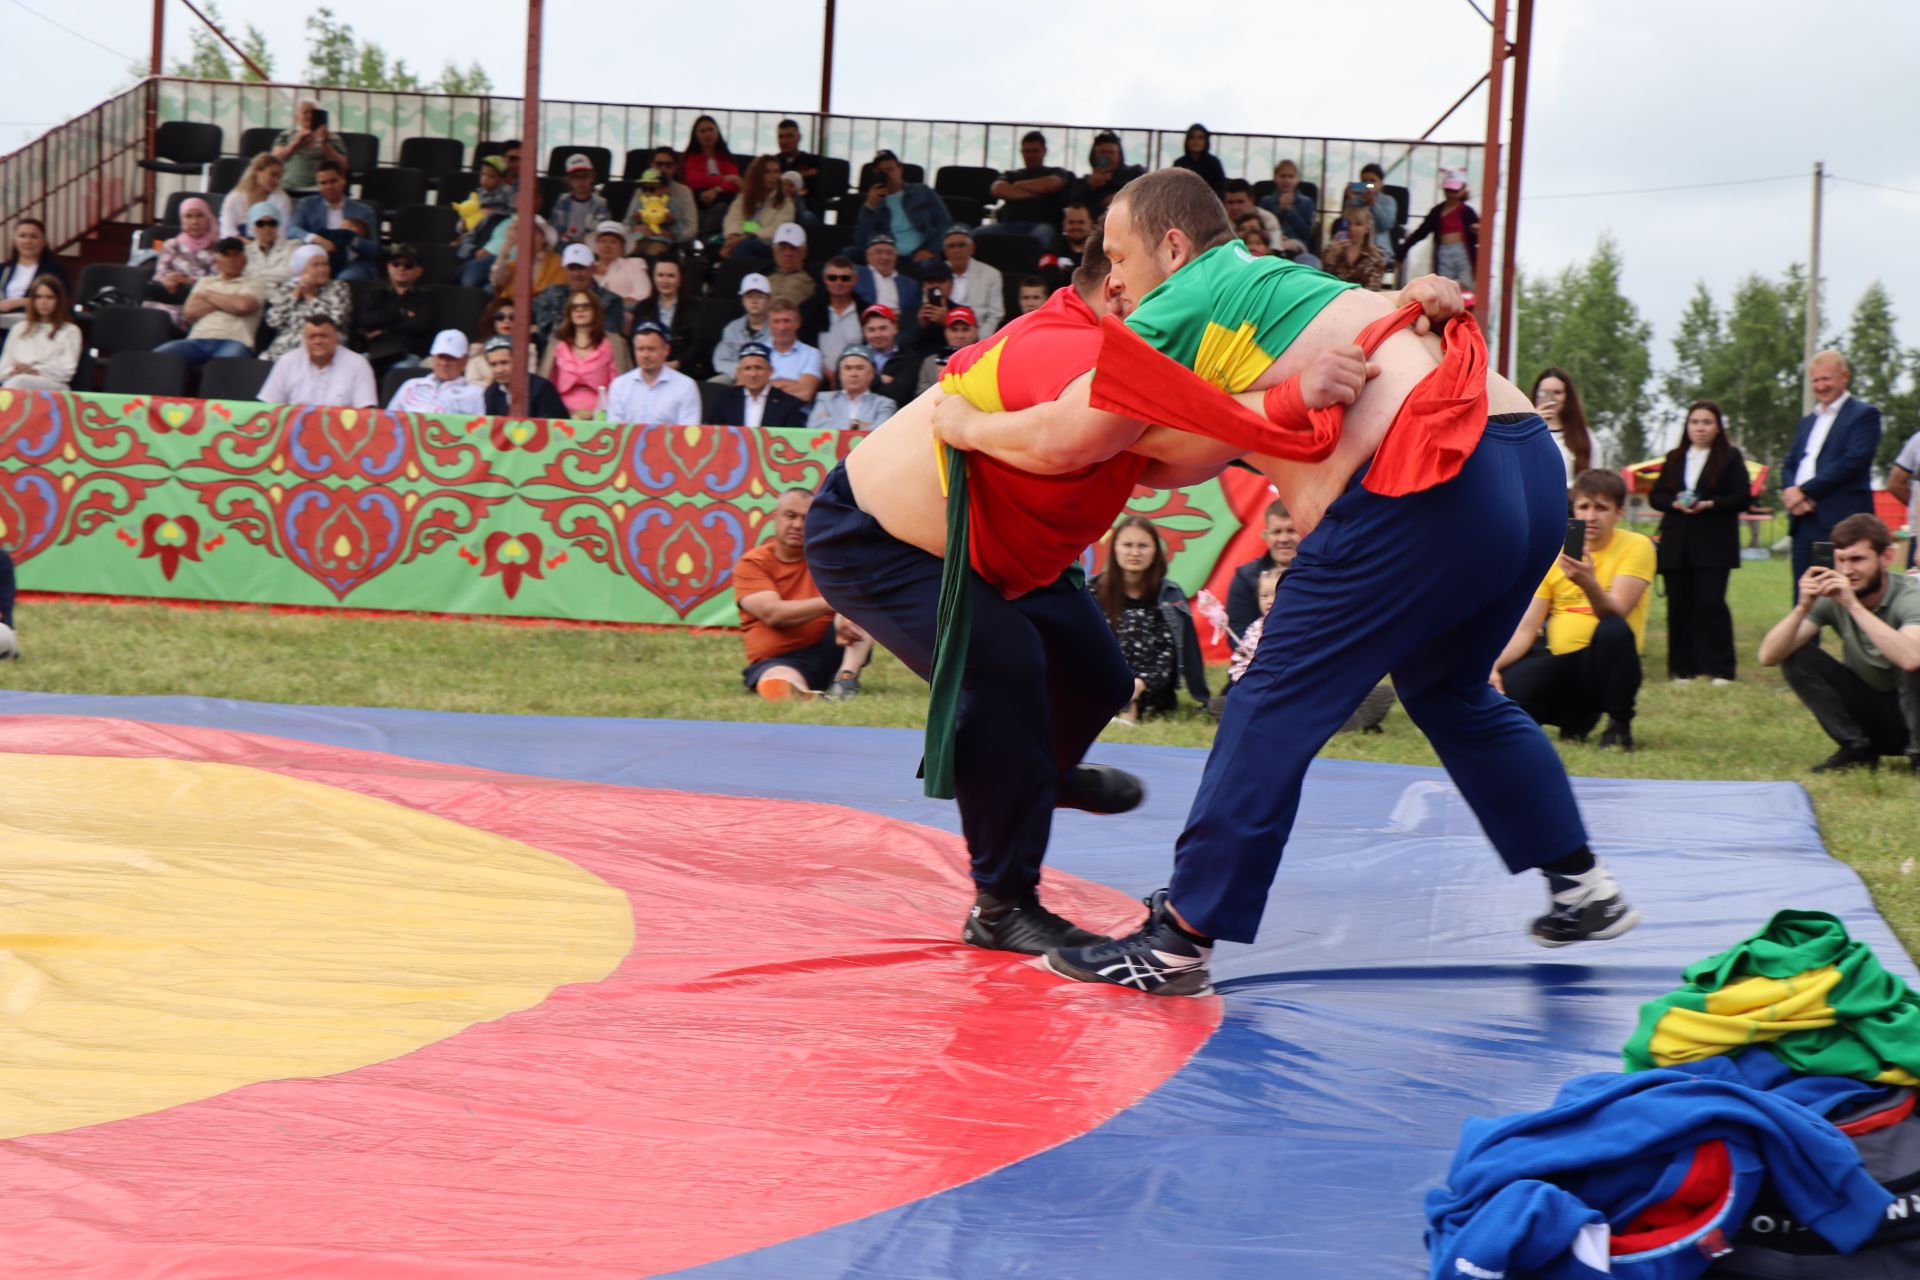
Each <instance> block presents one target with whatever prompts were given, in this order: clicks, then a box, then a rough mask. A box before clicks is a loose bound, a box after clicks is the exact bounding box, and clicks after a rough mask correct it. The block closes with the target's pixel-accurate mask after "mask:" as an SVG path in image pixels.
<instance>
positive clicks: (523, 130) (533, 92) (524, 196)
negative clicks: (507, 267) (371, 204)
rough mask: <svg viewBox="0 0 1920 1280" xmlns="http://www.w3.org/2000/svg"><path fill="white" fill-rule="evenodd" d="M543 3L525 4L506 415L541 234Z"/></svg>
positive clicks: (520, 403) (521, 367)
mask: <svg viewBox="0 0 1920 1280" xmlns="http://www.w3.org/2000/svg"><path fill="white" fill-rule="evenodd" d="M541 5H542V0H527V87H526V92H525V93H524V94H522V95H521V100H520V194H519V199H518V200H517V201H516V202H515V204H514V209H513V214H514V226H515V234H514V238H513V381H512V382H511V383H510V384H509V390H510V391H511V393H512V394H511V397H510V403H509V404H508V406H507V407H508V409H509V410H511V411H512V413H513V415H514V416H515V417H517V418H523V417H525V416H526V413H527V375H528V373H529V372H530V370H529V369H528V367H527V365H528V357H529V356H530V355H531V354H532V352H533V342H532V339H533V259H534V245H535V243H537V241H538V238H539V235H540V228H539V227H538V226H537V225H536V224H535V222H534V219H535V218H536V217H538V216H539V213H540V24H541V18H542V13H541Z"/></svg>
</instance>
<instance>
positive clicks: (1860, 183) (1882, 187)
mask: <svg viewBox="0 0 1920 1280" xmlns="http://www.w3.org/2000/svg"><path fill="white" fill-rule="evenodd" d="M1827 177H1828V178H1830V179H1832V180H1833V181H1835V182H1851V183H1852V184H1853V185H1854V186H1856V187H1872V188H1873V189H1874V190H1876V191H1897V192H1899V193H1900V194H1901V195H1903V196H1920V191H1915V190H1914V189H1913V188H1912V187H1890V186H1888V185H1887V184H1886V183H1884V182H1868V181H1867V180H1866V179H1865V178H1842V177H1840V176H1839V175H1838V174H1832V173H1830V174H1828V175H1827Z"/></svg>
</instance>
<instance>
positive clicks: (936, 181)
mask: <svg viewBox="0 0 1920 1280" xmlns="http://www.w3.org/2000/svg"><path fill="white" fill-rule="evenodd" d="M999 178H1000V171H999V170H998V169H989V168H986V167H985V166H983V165H977V164H947V165H941V166H940V168H938V169H937V170H935V171H934V175H933V189H934V190H935V191H937V192H939V193H940V198H941V199H942V200H947V201H949V202H951V200H952V198H953V197H954V196H961V197H963V198H965V199H968V200H977V201H979V202H980V203H981V204H992V203H993V184H994V183H995V182H997V181H998V180H999Z"/></svg>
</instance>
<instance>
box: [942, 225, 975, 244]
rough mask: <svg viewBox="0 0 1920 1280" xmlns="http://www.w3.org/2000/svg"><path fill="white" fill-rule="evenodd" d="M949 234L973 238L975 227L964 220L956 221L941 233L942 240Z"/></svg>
mask: <svg viewBox="0 0 1920 1280" xmlns="http://www.w3.org/2000/svg"><path fill="white" fill-rule="evenodd" d="M948 236H965V237H966V238H967V239H969V240H971V239H973V228H972V227H970V226H968V225H967V224H966V223H964V222H956V223H954V224H953V225H952V226H950V227H948V228H947V229H946V230H945V231H943V232H941V233H940V238H941V239H942V240H945V239H946V238H947V237H948Z"/></svg>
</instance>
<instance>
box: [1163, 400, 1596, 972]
mask: <svg viewBox="0 0 1920 1280" xmlns="http://www.w3.org/2000/svg"><path fill="white" fill-rule="evenodd" d="M1362 476H1364V469H1363V471H1362ZM1361 478H1362V477H1361V476H1356V477H1355V482H1354V483H1353V484H1352V485H1351V486H1350V487H1349V488H1348V489H1347V492H1346V493H1344V494H1343V495H1341V497H1340V498H1339V499H1337V500H1336V501H1335V502H1334V504H1333V505H1332V506H1331V507H1329V508H1328V509H1327V513H1326V516H1325V518H1323V519H1322V520H1321V522H1320V524H1319V526H1318V527H1317V528H1315V529H1314V531H1313V533H1312V534H1311V535H1309V536H1308V537H1307V538H1306V540H1305V541H1303V542H1302V543H1301V544H1300V551H1299V554H1298V555H1297V556H1296V557H1295V559H1294V562H1293V567H1292V568H1290V569H1289V570H1288V571H1287V573H1286V575H1285V576H1284V577H1282V578H1281V579H1280V587H1279V590H1278V591H1277V592H1276V593H1275V596H1274V602H1273V610H1272V612H1271V613H1270V614H1269V615H1268V616H1267V620H1266V624H1265V626H1264V627H1263V628H1262V631H1261V636H1260V647H1259V649H1258V650H1257V651H1256V653H1255V655H1254V659H1253V664H1252V665H1251V666H1250V667H1249V668H1248V669H1247V673H1246V675H1244V676H1242V677H1241V679H1240V681H1239V683H1237V684H1236V685H1234V688H1233V695H1232V696H1231V697H1229V698H1228V699H1227V702H1226V709H1225V712H1224V713H1223V714H1222V716H1221V720H1220V729H1219V732H1218V733H1217V734H1216V735H1215V737H1214V742H1213V752H1212V754H1211V755H1209V756H1208V757H1207V767H1206V771H1205V772H1204V774H1203V775H1202V776H1201V780H1200V790H1199V793H1198V795H1196V796H1195V797H1194V802H1193V810H1192V812H1191V814H1190V815H1189V816H1188V818H1187V828H1186V830H1185V831H1184V832H1183V833H1182V834H1181V836H1180V840H1179V843H1178V845H1177V846H1176V847H1175V854H1174V871H1173V881H1172V884H1171V887H1170V892H1169V894H1168V896H1169V898H1170V900H1171V901H1172V903H1173V905H1174V906H1175V908H1177V909H1178V910H1179V912H1180V914H1181V915H1183V916H1184V917H1186V919H1187V920H1188V922H1189V923H1191V924H1192V925H1193V927H1194V928H1195V929H1197V930H1199V931H1201V932H1203V933H1206V934H1208V935H1210V936H1212V937H1215V938H1225V939H1228V940H1230V941H1234V942H1251V941H1253V938H1254V936H1255V934H1256V933H1258V932H1259V928H1260V916H1261V913H1262V912H1263V911H1264V910H1265V908H1266V904H1267V891H1268V889H1269V888H1271V886H1272V884H1273V877H1274V875H1275V873H1276V872H1278V871H1279V869H1280V855H1281V852H1282V851H1283V850H1284V849H1285V848H1286V842H1287V835H1288V833H1289V832H1290V831H1291V830H1292V828H1293V819H1294V814H1295V812H1296V811H1297V810H1298V808H1299V805H1300V786H1301V782H1302V780H1303V779H1304V777H1305V776H1306V772H1307V765H1308V764H1309V763H1310V762H1311V761H1312V759H1313V757H1314V754H1315V753H1316V752H1317V751H1319V750H1320V748H1321V747H1322V746H1323V745H1324V744H1325V743H1326V741H1327V739H1328V738H1330V737H1332V736H1333V733H1334V731H1335V730H1337V729H1339V727H1340V726H1341V725H1342V724H1344V723H1345V722H1346V720H1347V717H1348V716H1350V715H1352V714H1353V711H1354V709H1355V708H1356V707H1358V706H1359V705H1360V700H1361V699H1362V698H1363V697H1365V696H1366V694H1367V692H1368V691H1369V690H1371V689H1372V688H1373V687H1374V686H1375V685H1376V684H1378V683H1379V681H1380V679H1381V678H1382V677H1383V676H1387V675H1391V676H1392V677H1393V684H1394V689H1395V691H1396V692H1397V693H1398V694H1399V698H1400V705H1401V706H1403V707H1405V708H1406V711H1407V714H1408V716H1410V717H1411V718H1412V720H1413V722H1414V724H1416V725H1418V726H1419V728H1420V731H1421V732H1422V733H1424V734H1426V735H1427V738H1428V739H1429V740H1430V741H1431V742H1432V743H1433V745H1434V749H1435V750H1436V751H1438V752H1439V754H1440V760H1441V763H1443V764H1444V765H1446V767H1447V772H1448V773H1449V774H1451V775H1452V777H1453V781H1454V784H1455V785H1456V786H1458V787H1459V788H1460V793H1461V795H1463V796H1464V797H1465V798H1466V801H1467V804H1468V805H1469V806H1471V807H1472V809H1473V812H1474V814H1475V815H1476V816H1477V817H1478V818H1479V819H1480V825H1481V827H1482V828H1484V829H1485V831H1486V834H1487V838H1488V839H1489V840H1491V841H1492V842H1493V847H1494V848H1495V849H1496V850H1498V851H1499V853H1500V856H1501V858H1502V859H1503V860H1504V861H1505V862H1506V864H1507V867H1508V869H1509V870H1511V871H1516V872H1518V871H1524V870H1527V869H1529V868H1534V867H1538V866H1541V865H1542V864H1544V863H1548V862H1553V861H1557V860H1558V859H1560V858H1563V857H1565V856H1566V855H1568V854H1569V853H1572V852H1573V851H1574V850H1576V849H1578V848H1580V847H1581V846H1582V845H1584V844H1585V843H1586V839H1587V835H1586V828H1585V827H1584V826H1583V825H1582V823H1581V821H1580V813H1579V810H1578V808H1577V807H1576V806H1575V804H1574V800H1573V788H1572V786H1571V785H1570V784H1569V783H1568V781H1567V774H1566V770H1565V768H1563V767H1562V765H1561V763H1560V757H1559V755H1558V754H1557V753H1555V751H1554V749H1553V747H1552V745H1551V744H1550V743H1549V742H1548V741H1547V739H1546V735H1545V734H1544V733H1542V732H1541V730H1540V726H1539V725H1537V724H1535V723H1534V721H1533V719H1532V717H1530V716H1528V715H1527V713H1526V712H1524V711H1522V710H1521V709H1520V708H1519V707H1518V706H1516V705H1515V704H1514V703H1512V702H1510V701H1508V700H1507V699H1506V698H1505V697H1504V696H1502V695H1501V694H1500V693H1498V692H1496V691H1495V690H1494V688H1493V686H1492V685H1490V684H1488V683H1487V678H1488V675H1489V673H1491V672H1492V670H1493V663H1494V659H1496V658H1497V657H1498V656H1499V655H1500V651H1501V649H1502V648H1503V647H1505V645H1506V643H1507V641H1508V640H1509V639H1510V638H1511V637H1512V636H1513V632H1514V628H1515V627H1517V626H1518V625H1519V623H1520V619H1521V617H1522V615H1524V614H1525V613H1526V610H1527V606H1528V603H1529V602H1530V601H1531V600H1532V599H1533V593H1534V590H1535V589H1536V588H1537V587H1538V586H1539V585H1540V580H1541V579H1542V578H1543V577H1545V576H1546V572H1547V569H1548V567H1549V566H1550V565H1551V564H1552V563H1553V558H1554V555H1555V553H1556V552H1557V551H1558V550H1559V549H1560V546H1561V542H1562V539H1563V537H1564V534H1565V531H1566V513H1567V497H1566V477H1565V472H1564V471H1563V470H1562V467H1561V462H1560V453H1559V450H1558V449H1556V448H1555V447H1554V444H1553V441H1552V438H1551V437H1550V436H1549V435H1548V433H1547V428H1546V424H1545V423H1543V422H1542V421H1541V420H1540V419H1539V418H1537V417H1533V416H1531V415H1529V416H1527V417H1526V418H1524V419H1520V420H1518V421H1509V420H1506V419H1495V420H1494V421H1492V422H1490V423H1489V424H1488V426H1487V431H1486V434H1485V436H1483V437H1482V439H1481V442H1480V446H1479V448H1477V449H1476V450H1475V451H1474V453H1473V456H1472V457H1471V458H1469V459H1468V460H1467V464H1466V466H1465V468H1464V469H1463V470H1462V471H1461V473H1460V474H1459V475H1458V476H1455V477H1454V478H1453V479H1452V480H1449V481H1448V482H1447V483H1445V484H1443V485H1440V486H1438V487H1436V488H1433V489H1429V490H1426V491H1425V492H1423V493H1416V494H1410V495H1408V496H1406V497H1400V498H1383V497H1381V496H1379V495H1378V494H1374V493H1369V492H1368V491H1367V490H1365V489H1363V488H1361V487H1360V484H1359V480H1360V479H1361Z"/></svg>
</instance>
